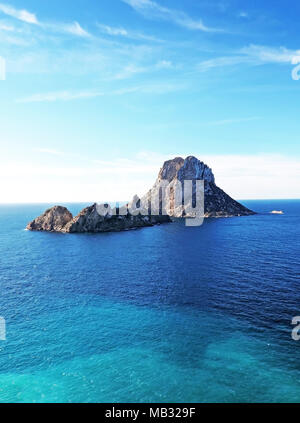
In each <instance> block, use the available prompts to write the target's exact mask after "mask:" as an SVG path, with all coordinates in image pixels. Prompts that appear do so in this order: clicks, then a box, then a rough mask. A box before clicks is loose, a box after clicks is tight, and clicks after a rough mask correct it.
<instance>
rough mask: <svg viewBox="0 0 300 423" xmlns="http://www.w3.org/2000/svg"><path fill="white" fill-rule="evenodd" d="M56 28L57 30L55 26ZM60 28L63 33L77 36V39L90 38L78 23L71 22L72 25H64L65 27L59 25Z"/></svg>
mask: <svg viewBox="0 0 300 423" xmlns="http://www.w3.org/2000/svg"><path fill="white" fill-rule="evenodd" d="M57 28H59V26H58V25H57ZM60 28H61V29H62V30H63V31H65V32H69V33H70V34H73V35H78V36H79V37H90V34H89V33H88V32H87V31H85V30H84V29H83V28H82V27H81V26H80V25H79V23H78V22H73V23H72V24H66V25H63V24H62V25H61V26H60Z"/></svg>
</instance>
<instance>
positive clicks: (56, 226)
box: [27, 156, 255, 233]
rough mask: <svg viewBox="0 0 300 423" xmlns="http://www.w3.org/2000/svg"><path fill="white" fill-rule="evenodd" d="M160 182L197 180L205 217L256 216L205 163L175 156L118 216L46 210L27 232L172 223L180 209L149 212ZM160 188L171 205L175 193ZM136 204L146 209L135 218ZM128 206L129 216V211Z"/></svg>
mask: <svg viewBox="0 0 300 423" xmlns="http://www.w3.org/2000/svg"><path fill="white" fill-rule="evenodd" d="M162 180H164V181H167V184H169V183H170V184H174V182H176V181H179V182H181V183H182V184H183V185H184V181H187V180H188V181H193V183H195V181H196V180H203V181H204V200H205V202H204V204H205V208H204V216H205V217H231V216H249V215H253V214H255V213H254V212H253V211H251V210H249V209H247V208H246V207H244V206H243V205H242V204H240V203H238V202H237V201H235V200H233V199H232V198H231V197H230V196H229V195H227V194H226V193H225V192H224V191H222V190H221V189H220V188H219V187H218V186H217V185H216V183H215V177H214V174H213V172H212V170H211V169H210V168H209V167H208V166H207V165H206V164H204V163H203V162H201V161H200V160H198V159H197V158H196V157H193V156H189V157H187V158H186V159H185V160H184V159H183V158H181V157H176V158H175V159H174V160H169V161H167V162H165V163H164V165H163V167H162V168H161V170H160V172H159V174H158V178H157V180H156V182H155V184H154V186H153V187H152V189H151V190H150V191H149V192H148V193H147V194H146V195H145V196H144V197H143V198H142V199H141V200H139V198H138V197H136V196H135V197H134V199H133V200H132V202H131V203H129V204H128V205H127V206H124V207H123V208H122V212H121V213H118V211H116V210H113V211H111V210H110V211H109V210H108V211H109V212H108V213H107V214H106V215H105V216H103V215H102V214H99V213H98V211H97V205H96V204H94V205H92V206H89V207H86V208H85V209H83V210H82V211H81V212H80V213H79V214H78V216H76V217H74V218H73V216H72V214H71V213H70V212H69V210H68V209H66V208H65V207H61V206H55V207H53V208H51V209H48V210H46V211H45V213H44V214H42V215H41V216H39V217H38V218H36V219H35V220H33V221H32V222H31V223H29V224H28V225H27V229H29V230H31V231H48V232H64V233H84V232H114V231H124V230H130V229H136V228H142V227H147V226H153V225H157V224H160V223H168V222H171V218H170V216H171V217H183V214H182V210H181V208H180V207H179V208H175V207H173V209H171V210H170V213H169V214H170V216H151V215H150V214H149V210H148V204H149V200H150V198H151V195H152V196H153V195H154V196H156V198H160V197H159V191H160V189H161V181H162ZM175 186H176V185H175ZM163 189H165V196H166V198H167V200H168V201H169V203H170V204H172V203H173V204H174V191H173V192H172V190H170V189H168V188H167V187H165V188H163ZM172 189H173V188H172ZM172 196H173V197H172ZM139 202H141V203H142V204H144V205H145V204H146V206H145V207H146V209H147V210H145V209H144V210H143V211H144V212H143V213H142V215H141V214H137V215H135V214H136V213H135V212H134V209H135V208H137V207H136V204H138V203H139ZM128 207H129V209H130V210H131V213H132V214H130V213H129V212H128ZM143 207H144V206H143ZM184 217H194V215H193V214H190V215H189V214H188V213H185V214H184Z"/></svg>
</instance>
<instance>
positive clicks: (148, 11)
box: [123, 0, 222, 32]
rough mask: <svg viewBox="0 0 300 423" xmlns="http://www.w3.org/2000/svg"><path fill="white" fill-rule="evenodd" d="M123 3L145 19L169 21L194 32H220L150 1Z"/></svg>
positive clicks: (138, 0) (129, 0) (141, 0)
mask: <svg viewBox="0 0 300 423" xmlns="http://www.w3.org/2000/svg"><path fill="white" fill-rule="evenodd" d="M123 2H124V3H127V4H128V5H129V6H131V7H132V8H133V9H135V10H136V11H137V12H139V13H141V14H142V15H143V16H145V17H147V18H153V19H161V20H165V21H170V22H172V23H174V24H176V25H179V26H181V27H184V28H187V29H190V30H195V31H203V32H222V30H220V29H216V28H210V27H207V26H206V25H204V23H203V22H202V20H200V19H199V20H195V19H193V18H191V17H190V16H188V15H187V14H186V13H185V12H182V11H179V10H175V9H169V8H167V7H164V6H161V5H159V4H158V3H156V2H154V1H152V0H123Z"/></svg>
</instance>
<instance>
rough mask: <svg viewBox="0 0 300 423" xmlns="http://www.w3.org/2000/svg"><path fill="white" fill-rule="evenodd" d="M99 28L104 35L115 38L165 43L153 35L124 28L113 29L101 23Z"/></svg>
mask: <svg viewBox="0 0 300 423" xmlns="http://www.w3.org/2000/svg"><path fill="white" fill-rule="evenodd" d="M97 26H98V28H99V29H100V30H101V32H102V33H104V34H107V35H111V36H115V37H125V38H131V39H133V40H141V41H154V42H158V43H161V42H163V41H162V40H161V39H158V38H156V37H153V36H151V35H146V34H142V33H140V32H136V31H129V30H127V29H125V28H122V27H113V26H109V25H103V24H100V23H98V24H97Z"/></svg>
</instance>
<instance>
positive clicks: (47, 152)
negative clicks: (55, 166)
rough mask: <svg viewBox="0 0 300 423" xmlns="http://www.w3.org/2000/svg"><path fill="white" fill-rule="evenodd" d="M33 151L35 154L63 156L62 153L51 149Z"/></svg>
mask: <svg viewBox="0 0 300 423" xmlns="http://www.w3.org/2000/svg"><path fill="white" fill-rule="evenodd" d="M34 151H36V152H37V153H43V154H51V155H54V156H63V155H64V153H63V152H61V151H58V150H53V149H52V148H36V149H35V150H34Z"/></svg>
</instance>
